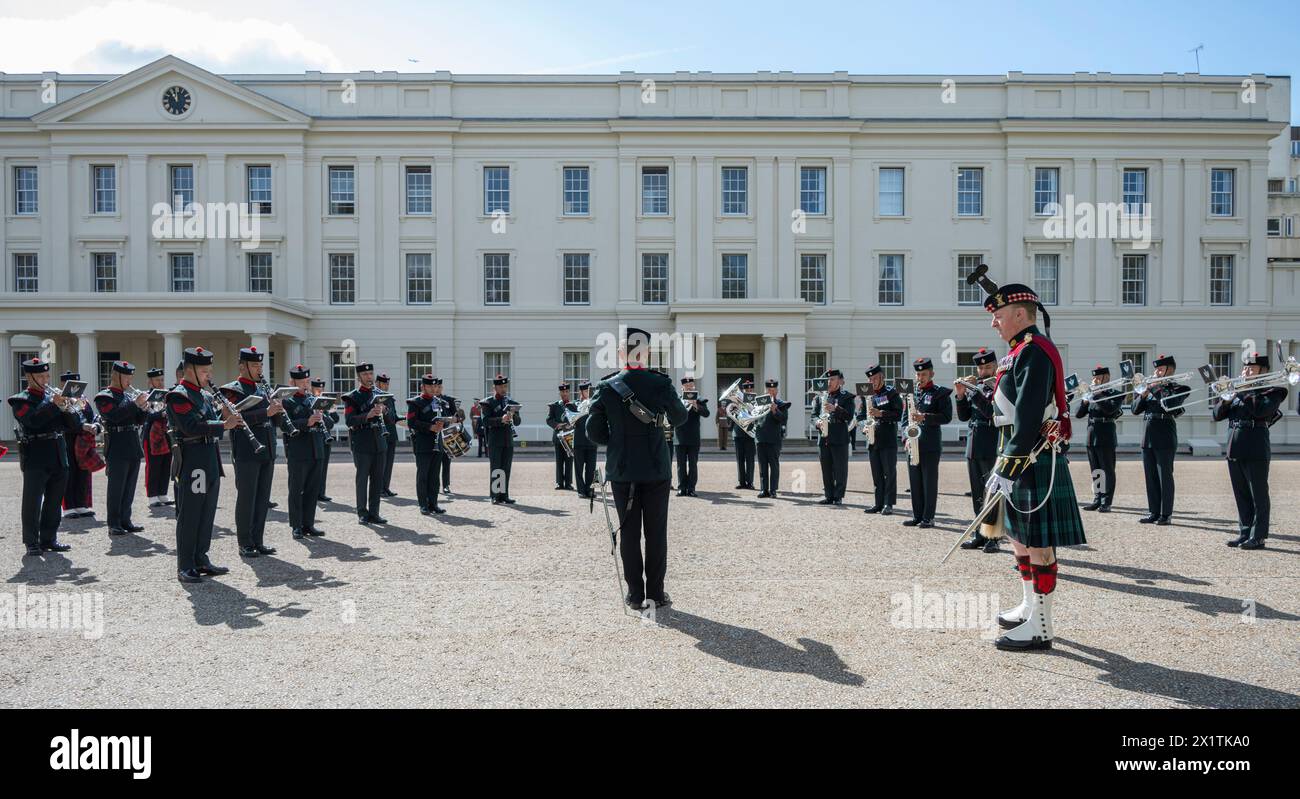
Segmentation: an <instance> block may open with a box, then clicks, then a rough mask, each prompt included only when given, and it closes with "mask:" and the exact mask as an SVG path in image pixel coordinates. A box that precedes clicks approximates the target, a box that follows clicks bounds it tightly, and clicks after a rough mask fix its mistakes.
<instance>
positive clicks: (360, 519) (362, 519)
mask: <svg viewBox="0 0 1300 799" xmlns="http://www.w3.org/2000/svg"><path fill="white" fill-rule="evenodd" d="M357 524H370V517H369V516H358V517H357Z"/></svg>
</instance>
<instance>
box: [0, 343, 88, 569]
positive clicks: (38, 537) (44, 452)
mask: <svg viewBox="0 0 1300 799" xmlns="http://www.w3.org/2000/svg"><path fill="white" fill-rule="evenodd" d="M23 374H24V375H26V376H27V386H26V387H25V388H24V389H23V390H22V391H20V392H18V393H17V394H15V395H13V396H12V397H10V398H9V407H10V408H11V409H12V410H13V414H14V420H15V421H17V422H18V430H17V432H18V462H19V464H20V468H21V469H22V473H23V499H22V524H23V543H24V544H25V545H26V546H27V553H26V554H27V555H32V556H36V557H40V555H41V553H42V552H67V551H68V550H70V549H72V547H71V546H70V545H68V544H61V543H59V539H58V533H59V522H60V521H61V520H62V519H63V515H62V512H61V511H60V508H59V503H60V502H62V501H63V491H64V489H65V488H66V487H67V485H68V463H69V458H71V457H73V455H72V453H70V452H68V445H67V442H66V441H65V440H64V433H65V432H66V431H68V430H80V429H81V424H82V422H81V417H80V416H79V415H78V414H76V413H74V412H73V411H72V410H71V406H72V400H70V399H69V398H67V397H65V396H63V395H61V394H60V395H57V396H56V395H55V394H53V393H52V392H50V391H49V389H48V388H47V387H48V385H49V382H50V362H49V361H46V360H42V359H41V358H32V359H31V360H30V361H23Z"/></svg>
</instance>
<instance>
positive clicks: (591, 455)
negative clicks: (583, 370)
mask: <svg viewBox="0 0 1300 799" xmlns="http://www.w3.org/2000/svg"><path fill="white" fill-rule="evenodd" d="M590 399H591V381H589V380H583V381H582V382H581V383H579V384H578V402H579V403H582V402H586V401H587V400H590ZM588 406H590V403H588ZM573 471H574V472H576V473H577V478H578V496H580V497H582V498H583V499H592V498H594V497H595V496H596V494H595V492H594V491H593V490H592V487H591V484H592V482H594V481H595V479H596V442H594V441H592V440H591V437H590V436H588V435H587V417H586V416H583V417H582V418H581V419H579V420H578V421H577V423H575V424H574V426H573Z"/></svg>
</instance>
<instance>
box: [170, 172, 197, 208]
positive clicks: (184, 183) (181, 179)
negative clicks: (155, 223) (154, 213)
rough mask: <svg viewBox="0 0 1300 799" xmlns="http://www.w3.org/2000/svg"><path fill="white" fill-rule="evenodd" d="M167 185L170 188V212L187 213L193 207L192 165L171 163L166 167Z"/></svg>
mask: <svg viewBox="0 0 1300 799" xmlns="http://www.w3.org/2000/svg"><path fill="white" fill-rule="evenodd" d="M167 186H168V188H169V189H170V190H171V195H170V199H171V204H172V213H174V214H181V213H189V212H190V211H192V210H193V209H194V165H193V164H171V165H169V166H168V167H167Z"/></svg>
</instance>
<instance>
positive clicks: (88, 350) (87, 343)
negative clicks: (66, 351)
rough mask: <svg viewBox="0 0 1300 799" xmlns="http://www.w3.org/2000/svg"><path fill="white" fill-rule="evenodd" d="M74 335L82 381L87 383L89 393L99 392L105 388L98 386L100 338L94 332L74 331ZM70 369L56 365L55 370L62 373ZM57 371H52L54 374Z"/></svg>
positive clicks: (78, 368)
mask: <svg viewBox="0 0 1300 799" xmlns="http://www.w3.org/2000/svg"><path fill="white" fill-rule="evenodd" d="M72 334H73V335H75V336H76V337H77V369H76V371H78V372H80V373H81V379H82V380H84V381H86V385H87V388H86V391H87V392H97V391H99V390H100V389H101V388H103V386H99V385H96V383H97V382H98V381H99V338H98V337H97V336H96V335H95V331H93V330H74V331H72ZM67 368H68V367H67V366H66V365H64V364H55V369H57V370H59V371H62V370H64V369H67ZM55 369H51V370H50V371H51V372H53V371H55Z"/></svg>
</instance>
